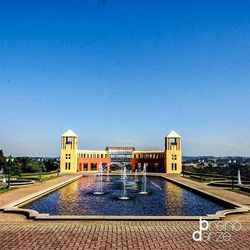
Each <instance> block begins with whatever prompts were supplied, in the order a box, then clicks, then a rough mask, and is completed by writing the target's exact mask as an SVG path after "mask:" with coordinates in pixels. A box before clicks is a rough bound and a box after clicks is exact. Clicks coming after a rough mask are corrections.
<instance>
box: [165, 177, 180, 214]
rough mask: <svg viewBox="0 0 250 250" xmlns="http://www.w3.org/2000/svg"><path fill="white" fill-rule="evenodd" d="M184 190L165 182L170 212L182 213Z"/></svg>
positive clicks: (166, 199) (167, 206) (167, 205)
mask: <svg viewBox="0 0 250 250" xmlns="http://www.w3.org/2000/svg"><path fill="white" fill-rule="evenodd" d="M183 191H184V189H182V188H180V187H179V186H177V185H175V184H173V183H171V182H167V181H166V182H165V185H164V192H165V199H164V202H165V206H166V210H167V211H168V213H169V214H181V212H182V210H183V197H182V196H183Z"/></svg>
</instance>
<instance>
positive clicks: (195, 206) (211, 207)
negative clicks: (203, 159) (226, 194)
mask: <svg viewBox="0 0 250 250" xmlns="http://www.w3.org/2000/svg"><path fill="white" fill-rule="evenodd" d="M143 181H144V180H143V177H139V176H138V180H136V181H135V179H134V177H132V176H127V179H126V182H125V183H124V180H123V179H122V177H121V176H103V180H102V185H103V186H102V189H103V191H104V194H103V195H95V194H94V193H95V191H96V190H97V189H98V187H99V185H100V182H99V178H98V177H83V178H81V179H79V180H77V181H75V182H73V183H71V184H69V185H67V186H65V187H63V188H61V189H58V190H56V191H54V192H52V193H50V194H48V195H46V196H44V197H42V198H40V199H38V200H35V201H33V202H32V203H29V204H28V205H26V206H24V208H29V209H33V210H36V211H38V212H40V213H48V214H50V215H158V216H163V215H206V214H211V213H215V212H217V211H219V210H223V209H227V208H228V207H225V206H223V205H221V204H218V203H216V202H214V201H212V200H209V199H208V198H206V197H203V196H201V195H199V194H196V193H193V192H191V191H190V190H187V189H184V188H182V187H180V186H178V185H176V184H173V183H171V182H169V181H166V180H165V179H163V178H160V177H147V183H146V185H147V194H146V195H145V194H144V195H142V194H140V191H141V189H142V187H144V185H145V183H144V182H143ZM124 188H126V195H127V196H128V197H129V199H126V200H123V199H119V197H121V196H123V194H124ZM144 188H145V187H144Z"/></svg>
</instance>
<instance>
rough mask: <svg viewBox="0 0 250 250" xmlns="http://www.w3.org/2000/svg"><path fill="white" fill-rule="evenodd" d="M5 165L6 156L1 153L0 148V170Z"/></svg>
mask: <svg viewBox="0 0 250 250" xmlns="http://www.w3.org/2000/svg"><path fill="white" fill-rule="evenodd" d="M5 165H6V158H5V156H4V154H3V150H0V170H1V169H3V168H4V167H5Z"/></svg>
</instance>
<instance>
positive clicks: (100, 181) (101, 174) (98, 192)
mask: <svg viewBox="0 0 250 250" xmlns="http://www.w3.org/2000/svg"><path fill="white" fill-rule="evenodd" d="M98 175H99V186H98V190H97V191H94V193H93V194H95V195H102V194H104V193H105V192H104V191H103V189H102V185H103V183H102V182H103V166H102V163H100V166H99V172H98Z"/></svg>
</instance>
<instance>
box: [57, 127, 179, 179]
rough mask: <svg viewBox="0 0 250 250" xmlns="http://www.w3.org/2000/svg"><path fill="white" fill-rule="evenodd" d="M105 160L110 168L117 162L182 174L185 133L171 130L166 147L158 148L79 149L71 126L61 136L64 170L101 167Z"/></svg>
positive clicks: (139, 168) (166, 140)
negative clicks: (183, 136) (182, 140)
mask: <svg viewBox="0 0 250 250" xmlns="http://www.w3.org/2000/svg"><path fill="white" fill-rule="evenodd" d="M101 163H102V165H103V167H104V169H106V170H108V171H110V170H111V169H112V168H113V167H115V166H121V165H122V166H124V165H126V166H128V167H130V168H131V170H132V171H135V170H136V169H137V170H138V171H140V170H142V167H143V165H144V164H146V166H147V171H148V172H164V173H168V174H180V173H181V171H182V149H181V136H180V135H179V134H177V133H176V132H175V131H173V130H172V131H171V132H170V133H169V134H168V135H167V136H166V137H165V148H164V150H162V151H158V150H146V151H145V150H140V151H137V150H135V148H134V147H106V149H105V150H79V149H78V136H77V135H76V134H75V133H74V132H73V131H72V130H71V129H69V130H68V131H67V132H65V133H64V134H63V135H62V137H61V161H60V170H61V173H77V172H85V171H98V170H99V166H100V164H101Z"/></svg>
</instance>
